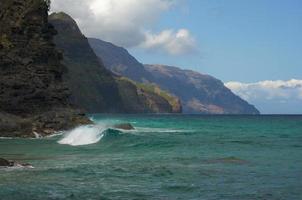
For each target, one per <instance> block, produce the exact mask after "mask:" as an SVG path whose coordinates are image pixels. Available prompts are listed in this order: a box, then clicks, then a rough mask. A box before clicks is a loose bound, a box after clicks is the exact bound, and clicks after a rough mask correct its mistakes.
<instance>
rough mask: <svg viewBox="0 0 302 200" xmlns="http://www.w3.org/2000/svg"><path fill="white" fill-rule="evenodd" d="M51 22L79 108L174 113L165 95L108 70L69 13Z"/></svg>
mask: <svg viewBox="0 0 302 200" xmlns="http://www.w3.org/2000/svg"><path fill="white" fill-rule="evenodd" d="M49 19H50V22H51V23H52V24H53V25H54V26H55V28H56V29H57V30H58V32H59V34H58V35H57V36H56V37H55V42H56V45H57V46H58V47H59V48H60V49H61V50H62V52H63V54H64V58H65V59H64V60H63V63H64V64H65V65H66V66H67V68H68V71H69V76H65V77H64V78H65V81H66V82H67V83H68V85H69V87H70V88H71V89H72V101H73V102H74V103H75V104H76V105H78V106H82V107H83V108H84V109H85V110H87V111H88V112H90V113H95V112H105V113H170V112H174V108H175V106H173V105H171V104H170V101H169V100H168V99H166V98H164V96H160V95H159V94H156V93H155V92H153V91H146V90H144V89H142V88H141V87H139V86H138V85H137V84H136V83H135V82H132V81H131V82H130V81H129V80H125V79H122V78H121V77H120V76H119V75H118V74H113V73H112V72H111V71H110V70H108V69H106V68H105V67H104V64H103V61H102V59H99V58H98V57H97V56H96V55H95V52H94V51H93V50H92V48H91V47H90V45H89V43H88V40H87V38H86V37H85V36H84V35H83V34H82V32H81V30H80V29H79V27H78V26H77V24H76V22H75V20H73V19H72V18H71V17H70V16H69V15H68V14H66V13H63V12H60V13H52V14H51V15H50V16H49ZM130 99H131V100H130ZM134 104H135V105H134Z"/></svg>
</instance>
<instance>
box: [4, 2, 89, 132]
mask: <svg viewBox="0 0 302 200" xmlns="http://www.w3.org/2000/svg"><path fill="white" fill-rule="evenodd" d="M47 12H48V6H47V4H46V3H45V1H43V0H14V1H12V0H1V1H0V27H1V28H0V136H11V137H15V136H16V137H34V136H35V134H34V133H35V132H37V133H39V134H42V135H48V134H52V133H54V132H55V131H58V130H63V129H69V128H73V127H75V126H77V125H80V124H82V123H89V120H88V119H87V118H86V117H85V116H84V115H83V114H82V113H81V112H79V111H78V110H76V109H74V108H73V107H72V105H71V104H70V102H69V100H68V97H69V90H68V87H66V85H65V84H64V83H63V81H62V76H63V71H64V66H63V65H62V64H61V63H60V60H61V57H62V55H61V54H60V53H59V52H58V51H57V50H56V48H55V45H54V44H53V35H54V34H55V33H56V31H55V29H54V28H53V26H51V25H50V24H49V23H48V19H47V17H48V13H47Z"/></svg>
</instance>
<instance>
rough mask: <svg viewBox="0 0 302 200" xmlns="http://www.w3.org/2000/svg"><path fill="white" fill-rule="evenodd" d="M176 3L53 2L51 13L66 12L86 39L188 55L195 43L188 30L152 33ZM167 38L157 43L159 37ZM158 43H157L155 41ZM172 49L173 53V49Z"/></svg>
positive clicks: (156, 0) (149, 0) (167, 0)
mask: <svg viewBox="0 0 302 200" xmlns="http://www.w3.org/2000/svg"><path fill="white" fill-rule="evenodd" d="M178 2H179V0H174V1H173V0H52V5H51V11H52V12H60V11H63V12H66V13H67V14H70V15H71V16H72V17H73V18H74V19H75V20H76V21H77V23H78V24H79V26H80V28H81V30H82V32H83V33H84V34H85V35H87V36H88V37H96V38H100V39H103V40H106V41H109V42H113V43H115V44H117V45H120V46H123V47H141V48H152V49H161V50H164V51H166V52H168V53H171V54H173V55H175V54H177V55H179V54H182V53H188V52H190V51H191V49H193V46H194V40H193V38H192V36H191V34H190V33H189V31H188V30H185V29H181V30H179V31H177V32H176V33H174V32H173V31H170V30H165V31H162V32H161V33H160V34H159V35H156V34H154V33H152V27H153V25H154V24H155V23H156V22H157V21H158V20H159V19H160V17H161V14H162V13H163V12H166V11H168V10H169V9H171V8H172V7H173V6H174V5H176V4H177V3H178ZM165 34H166V35H169V37H170V39H166V41H161V43H160V44H159V43H158V40H159V38H162V37H163V36H164V35H165ZM156 41H157V42H156ZM155 46H156V48H155ZM172 49H175V50H172Z"/></svg>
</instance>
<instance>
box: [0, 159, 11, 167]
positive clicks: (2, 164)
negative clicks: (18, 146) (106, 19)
mask: <svg viewBox="0 0 302 200" xmlns="http://www.w3.org/2000/svg"><path fill="white" fill-rule="evenodd" d="M10 166H12V165H11V162H9V161H8V160H5V159H4V158H0V167H10Z"/></svg>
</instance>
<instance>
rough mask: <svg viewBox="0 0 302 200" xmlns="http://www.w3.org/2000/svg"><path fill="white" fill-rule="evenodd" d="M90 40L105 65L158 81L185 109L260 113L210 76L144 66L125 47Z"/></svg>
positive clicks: (171, 68)
mask: <svg viewBox="0 0 302 200" xmlns="http://www.w3.org/2000/svg"><path fill="white" fill-rule="evenodd" d="M89 43H90V45H91V47H92V48H93V49H94V51H95V52H96V54H97V56H98V57H99V58H100V59H102V60H103V61H104V63H107V65H105V66H106V67H107V68H108V69H110V70H111V71H113V72H114V73H117V74H120V75H123V76H126V77H128V78H130V79H133V80H136V81H140V82H149V83H155V84H157V85H158V86H159V87H160V88H162V89H164V90H166V91H168V92H170V93H172V94H174V95H175V96H177V97H179V98H180V100H181V102H182V107H183V111H184V112H185V113H203V114H259V111H258V110H257V109H256V108H255V107H254V106H252V105H250V104H248V102H246V101H244V100H242V99H241V98H240V97H238V96H236V95H235V94H233V93H232V92H231V91H230V90H229V89H228V88H226V87H225V86H224V84H223V83H222V82H221V81H219V80H217V79H215V78H213V77H211V76H208V75H203V74H200V73H198V72H194V71H190V70H181V69H179V68H177V67H169V66H164V65H146V66H144V65H143V64H141V63H139V62H138V61H137V60H136V59H135V58H134V57H133V56H131V55H130V54H129V53H128V51H127V50H126V49H124V48H121V47H117V46H115V45H113V44H111V43H108V42H104V41H102V40H98V39H89ZM107 55H110V56H107ZM137 72H138V73H137Z"/></svg>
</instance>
